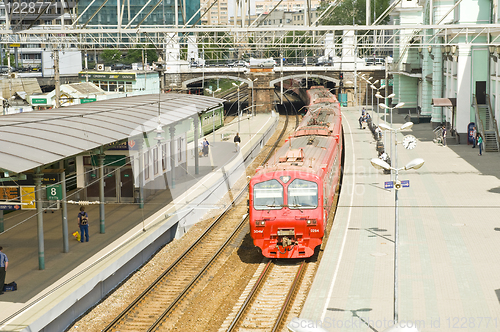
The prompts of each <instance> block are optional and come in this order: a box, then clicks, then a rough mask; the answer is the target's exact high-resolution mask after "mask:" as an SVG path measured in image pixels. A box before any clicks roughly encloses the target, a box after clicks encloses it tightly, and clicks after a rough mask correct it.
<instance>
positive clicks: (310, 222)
mask: <svg viewBox="0 0 500 332" xmlns="http://www.w3.org/2000/svg"><path fill="white" fill-rule="evenodd" d="M317 222H318V221H317V220H316V219H307V225H311V226H312V225H316V224H317Z"/></svg>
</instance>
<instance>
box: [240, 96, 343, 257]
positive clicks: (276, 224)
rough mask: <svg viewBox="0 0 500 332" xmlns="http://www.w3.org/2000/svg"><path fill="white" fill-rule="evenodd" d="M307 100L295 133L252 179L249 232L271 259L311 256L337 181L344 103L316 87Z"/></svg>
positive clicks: (324, 223)
mask: <svg viewBox="0 0 500 332" xmlns="http://www.w3.org/2000/svg"><path fill="white" fill-rule="evenodd" d="M308 97H309V105H308V112H307V113H306V115H305V116H304V118H303V119H302V121H301V123H300V125H299V127H298V128H297V130H296V131H295V132H294V133H293V134H292V135H291V136H290V137H289V139H288V140H287V141H286V143H285V144H284V145H283V146H282V147H281V148H280V149H279V150H278V151H277V152H276V154H275V155H274V156H273V157H271V159H270V160H269V162H268V164H267V165H266V166H263V167H259V168H258V169H257V172H256V174H255V176H253V177H252V179H251V180H250V201H249V205H250V206H249V210H250V232H251V236H252V238H253V242H254V244H255V245H256V246H257V247H259V248H260V249H261V250H262V254H263V255H264V256H266V257H269V258H303V257H310V256H312V255H313V253H314V249H315V248H316V247H317V246H319V245H320V244H321V242H322V238H323V236H324V234H325V228H326V221H327V220H328V213H329V211H330V210H331V207H332V204H333V198H334V195H335V190H336V188H337V185H338V182H339V176H340V163H341V155H342V117H341V114H340V104H339V102H338V100H337V98H336V97H335V96H334V95H333V94H332V93H330V91H329V90H328V89H326V88H324V87H312V88H311V89H310V90H308Z"/></svg>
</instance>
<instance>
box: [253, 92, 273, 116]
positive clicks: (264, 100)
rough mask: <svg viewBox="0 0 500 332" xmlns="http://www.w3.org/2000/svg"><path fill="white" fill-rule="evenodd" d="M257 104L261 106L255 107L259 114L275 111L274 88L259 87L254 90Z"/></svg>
mask: <svg viewBox="0 0 500 332" xmlns="http://www.w3.org/2000/svg"><path fill="white" fill-rule="evenodd" d="M254 91H255V103H256V104H257V105H259V106H257V107H255V108H256V112H257V113H263V112H269V111H271V110H272V109H273V101H274V88H270V87H259V86H256V87H255V88H254Z"/></svg>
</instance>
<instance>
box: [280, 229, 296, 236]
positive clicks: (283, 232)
mask: <svg viewBox="0 0 500 332" xmlns="http://www.w3.org/2000/svg"><path fill="white" fill-rule="evenodd" d="M286 235H288V236H290V235H292V236H293V235H295V231H294V230H293V229H278V236H286Z"/></svg>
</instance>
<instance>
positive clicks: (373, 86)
mask: <svg viewBox="0 0 500 332" xmlns="http://www.w3.org/2000/svg"><path fill="white" fill-rule="evenodd" d="M377 83H378V80H376V81H375V82H373V83H372V84H370V88H371V89H372V112H373V111H374V109H373V90H374V88H375V84H377ZM377 109H378V108H377ZM377 114H378V112H377Z"/></svg>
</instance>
